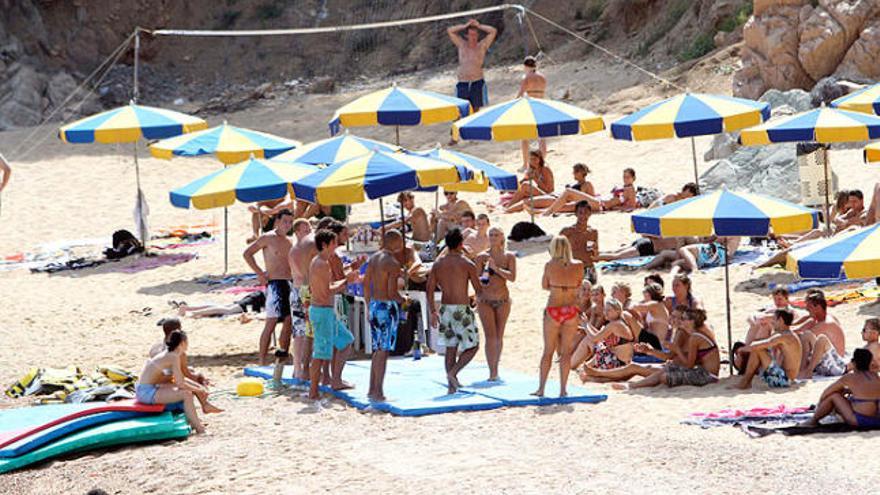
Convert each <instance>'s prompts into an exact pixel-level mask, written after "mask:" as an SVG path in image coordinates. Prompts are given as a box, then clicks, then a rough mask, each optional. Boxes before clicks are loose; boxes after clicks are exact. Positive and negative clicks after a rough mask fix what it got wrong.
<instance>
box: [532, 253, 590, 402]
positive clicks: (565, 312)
mask: <svg viewBox="0 0 880 495" xmlns="http://www.w3.org/2000/svg"><path fill="white" fill-rule="evenodd" d="M550 256H551V259H550V261H548V262H547V264H546V265H544V276H543V278H542V280H541V286H542V287H543V288H544V290H548V291H550V297H549V298H548V299H547V309H546V310H545V311H544V354H543V355H542V356H541V375H540V382H539V385H538V390H536V391H535V392H534V394H532V395H537V396H538V397H543V396H544V385H546V384H547V376H548V375H549V374H550V366H551V365H552V364H553V354H554V353H555V352H556V350H557V348H558V349H559V396H560V397H565V396H566V395H567V392H566V389H565V387H566V384H567V383H568V374H569V373H570V372H571V352H572V348H573V347H574V340H575V337H576V336H577V329H578V323H579V322H580V308H579V307H578V301H577V294H578V290H579V289H580V287H581V281H582V280H583V278H584V264H583V263H582V262H580V261H578V260H575V259H573V258H572V256H571V244H569V242H568V238H567V237H564V236H556V237H554V238H553V240H552V241H550Z"/></svg>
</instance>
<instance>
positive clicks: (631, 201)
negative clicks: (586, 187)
mask: <svg viewBox="0 0 880 495" xmlns="http://www.w3.org/2000/svg"><path fill="white" fill-rule="evenodd" d="M635 181H636V171H635V170H633V169H631V168H625V169H624V170H623V185H622V186H620V187H615V188H614V189H612V190H611V194H610V195H609V196H597V195H594V194H587V193H584V192H581V191H577V190H574V189H568V190H566V191H565V192H564V193H563V196H564V197H565V201H559V200H557V201H556V202H555V203H554V204H553V205H551V206H550V207H549V208H547V210H546V211H544V214H545V215H552V214H553V213H556V212H557V211H559V210H560V209H561V208H562V207H563V206H564V205H565V204H567V203H569V202H575V203H576V202H578V201H588V202H589V203H590V207H591V208H592V209H593V211H612V210H615V211H632V210H635V209H636V208H638V207H639V201H638V198H637V197H636V192H637V190H636V185H635ZM563 196H560V199H561V198H562V197H563Z"/></svg>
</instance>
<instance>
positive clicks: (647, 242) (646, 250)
mask: <svg viewBox="0 0 880 495" xmlns="http://www.w3.org/2000/svg"><path fill="white" fill-rule="evenodd" d="M686 240H687V238H682V237H654V236H650V235H644V236H642V237H639V238H638V239H636V240H635V241H633V243H632V244H630V245H629V246H624V247H621V248H620V249H618V250H616V251H608V252H605V253H599V256H598V257H597V258H596V261H613V260H622V259H627V258H637V257H639V256H655V259H654V260H652V261H651V262H650V263H648V264H647V265H645V267H644V268H645V269H647V270H654V269H657V268H662V267H664V266H666V265H668V264H669V263H671V262H673V261H675V260H676V259H678V256H677V253H678V249H679V248H680V247H682V246H683V245H685V241H686ZM664 251H671V254H673V255H675V256H673V257H672V258H671V259H658V258H656V257H657V256H658V255H660V253H663V252H664Z"/></svg>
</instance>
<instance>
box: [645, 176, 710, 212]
mask: <svg viewBox="0 0 880 495" xmlns="http://www.w3.org/2000/svg"><path fill="white" fill-rule="evenodd" d="M699 194H700V188H699V187H697V185H696V184H694V183H693V182H688V183H687V184H685V185H683V186H682V187H681V191H680V192H677V193H673V194H667V195H666V196H663V197H662V198H659V199H657V200H656V201H654V202H653V203H651V206H650V207H649V208H657V207H658V206H664V205H669V204H672V203H675V202H676V201H681V200H683V199H688V198H693V197H694V196H697V195H699Z"/></svg>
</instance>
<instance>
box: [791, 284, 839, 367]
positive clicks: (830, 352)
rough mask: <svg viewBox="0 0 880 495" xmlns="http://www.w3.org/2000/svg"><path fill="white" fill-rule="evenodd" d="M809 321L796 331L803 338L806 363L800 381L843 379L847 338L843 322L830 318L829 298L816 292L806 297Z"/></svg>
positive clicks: (802, 364)
mask: <svg viewBox="0 0 880 495" xmlns="http://www.w3.org/2000/svg"><path fill="white" fill-rule="evenodd" d="M806 303H807V312H808V313H809V314H810V317H809V319H807V321H806V322H805V323H804V324H803V325H801V326H800V327H798V328H796V329H795V330H794V331H795V333H796V334H797V335H798V336H799V337H800V338H801V345H802V346H803V360H802V362H801V371H800V378H812V377H813V374H817V375H822V376H841V375H843V374H844V373H845V372H846V365H847V363H846V360H844V359H843V355H844V353H846V338H845V337H844V333H843V327H841V326H840V321H839V320H838V319H837V318H835V317H834V316H832V315H830V314H828V302H827V301H826V300H825V294H823V293H822V291H819V290H816V291H812V292H809V293H808V294H807V297H806Z"/></svg>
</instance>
